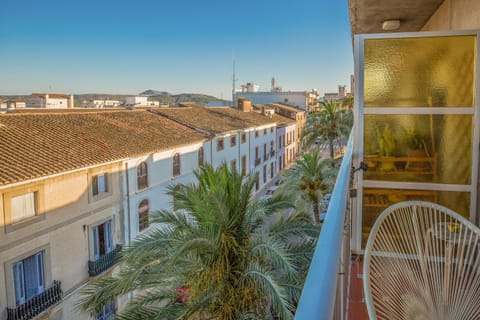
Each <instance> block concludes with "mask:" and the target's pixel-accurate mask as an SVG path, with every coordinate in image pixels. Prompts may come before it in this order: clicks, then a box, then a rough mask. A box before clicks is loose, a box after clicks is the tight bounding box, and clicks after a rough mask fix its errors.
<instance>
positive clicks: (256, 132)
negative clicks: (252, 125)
mask: <svg viewBox="0 0 480 320" xmlns="http://www.w3.org/2000/svg"><path fill="white" fill-rule="evenodd" d="M255 138H258V130H255Z"/></svg>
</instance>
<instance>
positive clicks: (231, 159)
mask: <svg viewBox="0 0 480 320" xmlns="http://www.w3.org/2000/svg"><path fill="white" fill-rule="evenodd" d="M251 111H252V109H251V108H249V109H248V111H247V110H243V111H242V110H239V109H235V108H231V107H212V108H208V107H203V106H200V105H197V104H193V103H185V104H181V106H180V107H178V108H159V109H154V111H153V112H155V113H157V114H159V115H161V116H163V117H167V118H168V119H172V120H175V121H177V122H179V123H181V124H183V125H186V126H188V127H190V128H193V129H195V130H197V131H199V132H203V133H205V134H208V135H209V140H208V141H206V142H205V143H204V146H203V148H204V155H205V162H208V163H209V164H211V165H212V166H214V167H218V166H220V165H221V164H222V163H227V164H228V165H230V166H231V167H233V168H236V169H237V170H239V171H241V172H245V173H247V174H248V173H249V172H252V171H254V172H258V174H259V182H258V184H257V189H259V188H261V186H262V185H263V184H265V183H267V182H268V181H269V180H270V179H271V178H272V177H273V176H274V175H275V157H272V156H271V152H270V150H271V149H270V148H271V145H272V141H273V144H275V134H276V129H275V128H276V123H275V121H274V120H272V119H271V118H269V117H266V116H264V115H261V114H257V113H254V112H251ZM272 163H273V166H272ZM272 168H273V171H272ZM272 172H273V174H272Z"/></svg>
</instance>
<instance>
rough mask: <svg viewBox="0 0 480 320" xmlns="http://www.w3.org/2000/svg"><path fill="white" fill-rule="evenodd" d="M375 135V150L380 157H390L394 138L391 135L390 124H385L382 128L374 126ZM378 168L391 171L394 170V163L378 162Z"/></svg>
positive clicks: (392, 151)
mask: <svg viewBox="0 0 480 320" xmlns="http://www.w3.org/2000/svg"><path fill="white" fill-rule="evenodd" d="M375 136H376V138H377V150H378V155H379V156H380V157H391V156H393V153H394V151H395V144H396V141H395V138H394V137H393V134H392V131H391V130H390V126H389V125H388V124H387V125H385V126H384V127H383V130H380V128H378V127H377V128H375ZM380 169H381V170H382V171H393V170H395V164H394V162H393V161H382V162H381V164H380Z"/></svg>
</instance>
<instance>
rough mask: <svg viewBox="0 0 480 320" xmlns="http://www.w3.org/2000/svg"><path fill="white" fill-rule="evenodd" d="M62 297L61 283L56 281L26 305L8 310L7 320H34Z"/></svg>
mask: <svg viewBox="0 0 480 320" xmlns="http://www.w3.org/2000/svg"><path fill="white" fill-rule="evenodd" d="M62 296H63V292H62V288H61V283H60V281H57V280H54V281H53V285H52V286H51V287H50V288H48V289H47V290H45V291H43V292H42V293H40V294H38V295H36V296H34V297H33V298H31V299H30V300H28V301H27V302H25V303H24V304H21V305H19V306H17V307H16V308H12V309H10V308H7V320H28V319H32V318H34V317H35V316H37V315H39V314H40V313H42V312H43V311H45V310H47V309H48V308H50V307H51V306H53V305H54V304H55V303H57V302H59V301H60V300H62Z"/></svg>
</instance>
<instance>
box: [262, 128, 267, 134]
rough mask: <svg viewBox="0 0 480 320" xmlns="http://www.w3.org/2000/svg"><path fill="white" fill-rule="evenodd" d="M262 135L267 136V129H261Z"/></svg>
mask: <svg viewBox="0 0 480 320" xmlns="http://www.w3.org/2000/svg"><path fill="white" fill-rule="evenodd" d="M263 135H264V136H266V135H267V128H265V129H263Z"/></svg>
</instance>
